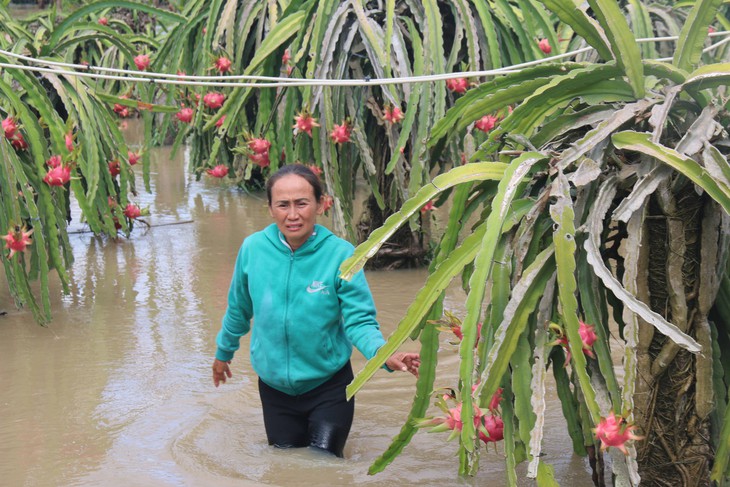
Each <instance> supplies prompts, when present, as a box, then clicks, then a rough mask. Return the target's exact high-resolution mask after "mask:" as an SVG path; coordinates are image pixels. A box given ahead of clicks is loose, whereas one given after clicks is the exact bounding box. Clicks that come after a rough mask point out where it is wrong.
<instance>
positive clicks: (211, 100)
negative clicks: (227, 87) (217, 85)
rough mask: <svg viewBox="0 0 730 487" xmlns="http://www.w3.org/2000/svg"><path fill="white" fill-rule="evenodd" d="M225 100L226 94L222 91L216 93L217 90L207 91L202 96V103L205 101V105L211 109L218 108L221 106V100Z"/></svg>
mask: <svg viewBox="0 0 730 487" xmlns="http://www.w3.org/2000/svg"><path fill="white" fill-rule="evenodd" d="M225 100H226V95H224V94H223V93H218V92H217V91H212V92H210V93H207V94H206V95H205V96H204V97H203V103H205V106H207V107H208V108H210V109H211V110H215V109H216V108H220V107H221V106H223V102H224V101H225Z"/></svg>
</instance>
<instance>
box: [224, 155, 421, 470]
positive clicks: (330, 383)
mask: <svg viewBox="0 0 730 487" xmlns="http://www.w3.org/2000/svg"><path fill="white" fill-rule="evenodd" d="M266 195H267V198H268V202H269V214H270V215H271V217H272V219H273V220H274V223H273V224H271V225H269V226H268V227H266V228H265V229H264V230H262V231H259V232H256V233H254V234H253V235H251V236H249V237H247V238H246V239H245V240H244V242H243V245H241V249H240V250H239V252H238V257H237V259H236V264H235V268H234V271H233V278H232V280H231V286H230V289H229V292H228V308H227V309H226V314H225V316H224V317H223V323H222V327H221V330H220V332H219V333H218V337H217V340H216V342H217V347H218V348H217V351H216V357H215V361H214V362H213V382H214V384H215V386H216V387H218V385H219V384H220V383H224V382H225V381H226V378H230V377H231V375H232V374H231V370H230V368H229V363H230V361H231V359H232V358H233V354H234V353H235V352H236V350H238V348H239V341H240V338H241V336H243V335H245V334H246V333H248V332H249V330H250V329H251V319H252V318H253V319H254V320H255V322H256V323H255V325H254V327H253V331H252V334H251V352H250V353H251V365H252V366H253V369H254V371H255V372H256V374H257V375H258V376H259V394H260V396H261V404H262V407H263V413H264V426H265V428H266V436H267V437H268V441H269V444H270V445H274V446H276V447H279V448H296V447H306V446H311V447H315V448H319V449H322V450H326V451H329V452H331V453H333V454H335V455H337V456H338V457H343V450H344V447H345V442H346V441H347V436H348V434H349V432H350V426H351V425H352V419H353V415H354V409H355V404H354V400H351V401H347V400H346V398H345V388H346V387H347V385H348V384H349V383H350V382H351V381H352V379H353V374H352V367H351V365H350V355H351V354H352V346H353V345H354V346H355V347H356V348H357V349H358V350H359V351H360V352H361V353H362V354H363V355H364V356H365V358H367V359H370V358H372V357H373V356H374V355H375V353H376V352H377V351H378V349H379V348H380V347H381V346H382V345H383V344H384V343H385V340H384V339H383V335H382V333H381V332H380V326H379V325H378V322H377V321H376V319H375V305H374V303H373V298H372V295H371V294H370V289H369V288H368V284H367V281H366V280H365V275H364V274H363V272H362V271H360V272H359V273H358V274H356V275H355V277H353V278H352V280H351V281H349V282H348V281H344V280H342V279H340V278H339V267H340V264H341V263H342V262H343V261H344V260H345V259H347V258H348V257H350V256H351V255H352V252H353V246H352V245H351V244H350V243H349V242H347V241H345V240H343V239H341V238H339V237H337V236H335V235H334V234H333V233H332V232H330V231H329V230H328V229H326V228H324V227H322V226H320V225H317V224H316V220H317V216H318V215H321V214H322V213H323V210H324V208H323V206H322V205H323V200H324V195H323V192H322V184H321V183H320V181H319V177H318V176H317V175H315V174H314V173H313V172H312V171H311V170H310V169H309V168H308V167H306V166H303V165H301V164H292V165H288V166H284V167H282V168H281V169H279V171H277V172H276V173H275V174H273V175H272V176H271V177H270V178H269V180H268V182H267V184H266ZM385 365H386V366H387V367H388V369H390V370H402V371H404V372H406V371H407V372H411V373H412V374H414V375H416V376H417V375H418V366H419V365H420V359H419V355H418V354H417V353H406V352H397V353H395V354H393V355H392V356H391V357H390V358H389V359H388V360H387V361H386V362H385Z"/></svg>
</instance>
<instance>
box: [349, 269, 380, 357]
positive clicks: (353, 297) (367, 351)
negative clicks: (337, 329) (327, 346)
mask: <svg viewBox="0 0 730 487" xmlns="http://www.w3.org/2000/svg"><path fill="white" fill-rule="evenodd" d="M338 281H339V287H338V290H337V294H338V298H339V300H340V307H341V310H342V319H343V326H344V327H345V334H346V335H347V338H348V339H349V340H350V342H352V344H353V345H354V346H355V348H357V349H358V350H359V351H360V353H362V354H363V355H364V356H365V358H366V359H368V360H370V359H371V358H373V356H374V355H375V353H376V352H377V351H378V349H379V348H380V347H381V346H383V344H384V343H385V339H384V338H383V334H382V333H381V332H380V325H379V324H378V321H377V319H376V311H375V302H374V301H373V295H372V294H371V293H370V287H369V286H368V283H367V280H366V279H365V274H364V272H363V271H360V272H358V273H357V274H355V276H354V277H353V278H352V280H351V281H345V280H343V279H338Z"/></svg>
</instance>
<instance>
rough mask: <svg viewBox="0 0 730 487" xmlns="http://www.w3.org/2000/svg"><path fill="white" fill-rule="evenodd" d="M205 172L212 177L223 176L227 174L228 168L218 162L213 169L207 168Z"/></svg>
mask: <svg viewBox="0 0 730 487" xmlns="http://www.w3.org/2000/svg"><path fill="white" fill-rule="evenodd" d="M205 172H207V173H208V175H209V176H212V177H214V178H224V177H226V175H227V174H228V168H227V167H226V166H224V165H223V164H218V165H217V166H215V167H214V168H213V169H207V170H206V171H205Z"/></svg>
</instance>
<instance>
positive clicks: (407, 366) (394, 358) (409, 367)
mask: <svg viewBox="0 0 730 487" xmlns="http://www.w3.org/2000/svg"><path fill="white" fill-rule="evenodd" d="M385 365H386V366H387V367H388V368H389V369H390V370H402V371H403V372H410V373H411V374H413V375H415V376H416V377H418V366H419V365H421V356H420V355H419V354H417V353H412V352H395V353H394V354H393V355H391V356H390V358H389V359H388V360H386V361H385Z"/></svg>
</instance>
